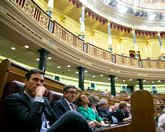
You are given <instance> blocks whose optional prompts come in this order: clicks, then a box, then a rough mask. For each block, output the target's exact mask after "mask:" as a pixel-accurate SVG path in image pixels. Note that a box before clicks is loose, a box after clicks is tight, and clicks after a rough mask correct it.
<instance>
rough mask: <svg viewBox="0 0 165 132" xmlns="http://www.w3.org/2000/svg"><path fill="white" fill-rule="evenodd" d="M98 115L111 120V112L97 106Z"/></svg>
mask: <svg viewBox="0 0 165 132" xmlns="http://www.w3.org/2000/svg"><path fill="white" fill-rule="evenodd" d="M97 112H98V114H99V116H101V117H102V118H107V119H108V121H111V122H112V113H111V112H109V111H108V110H104V109H101V108H99V109H98V110H97Z"/></svg>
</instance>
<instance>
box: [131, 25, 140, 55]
mask: <svg viewBox="0 0 165 132" xmlns="http://www.w3.org/2000/svg"><path fill="white" fill-rule="evenodd" d="M132 36H133V43H134V50H135V58H139V53H138V47H137V44H136V34H135V30H134V29H133V28H132Z"/></svg>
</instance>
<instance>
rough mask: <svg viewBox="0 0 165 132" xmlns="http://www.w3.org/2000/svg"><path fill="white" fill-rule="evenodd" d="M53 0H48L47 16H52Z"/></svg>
mask: <svg viewBox="0 0 165 132" xmlns="http://www.w3.org/2000/svg"><path fill="white" fill-rule="evenodd" d="M53 5H54V0H48V10H47V14H48V15H49V16H52V10H53Z"/></svg>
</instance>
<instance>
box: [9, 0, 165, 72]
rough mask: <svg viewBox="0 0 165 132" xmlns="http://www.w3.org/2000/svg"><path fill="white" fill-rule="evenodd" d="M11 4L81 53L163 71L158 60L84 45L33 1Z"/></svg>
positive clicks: (15, 0) (125, 64) (108, 60)
mask: <svg viewBox="0 0 165 132" xmlns="http://www.w3.org/2000/svg"><path fill="white" fill-rule="evenodd" d="M9 1H10V2H11V3H12V4H14V5H15V6H17V8H19V9H21V10H22V11H23V12H24V13H26V14H27V15H28V16H29V17H30V18H31V19H33V20H34V21H35V22H36V23H37V24H39V25H40V26H41V27H42V28H44V29H45V30H47V31H48V32H49V33H52V34H53V35H54V36H56V37H57V38H58V39H60V40H62V41H63V42H65V44H68V45H70V46H72V47H74V48H76V49H78V50H79V51H82V52H84V53H86V54H88V55H90V56H93V57H96V58H98V59H101V60H104V61H106V62H111V63H114V64H118V65H123V66H128V67H134V68H144V69H162V70H165V62H164V61H160V60H147V59H136V58H130V57H127V56H123V55H119V54H112V53H110V52H109V51H106V50H103V49H101V48H99V47H96V46H94V45H92V44H90V43H85V42H84V41H83V40H82V39H81V38H79V37H78V36H76V35H74V34H73V33H71V32H70V31H68V30H67V29H66V28H64V27H63V26H61V25H60V24H59V23H57V22H56V21H54V20H51V18H50V16H48V15H47V14H46V12H45V11H43V10H42V9H41V8H40V7H39V6H38V5H37V4H36V3H35V2H34V1H33V0H9Z"/></svg>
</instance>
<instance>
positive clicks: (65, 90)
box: [63, 85, 77, 92]
mask: <svg viewBox="0 0 165 132" xmlns="http://www.w3.org/2000/svg"><path fill="white" fill-rule="evenodd" d="M71 88H74V89H76V90H77V88H76V86H74V85H65V86H64V88H63V92H67V91H68V89H71Z"/></svg>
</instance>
